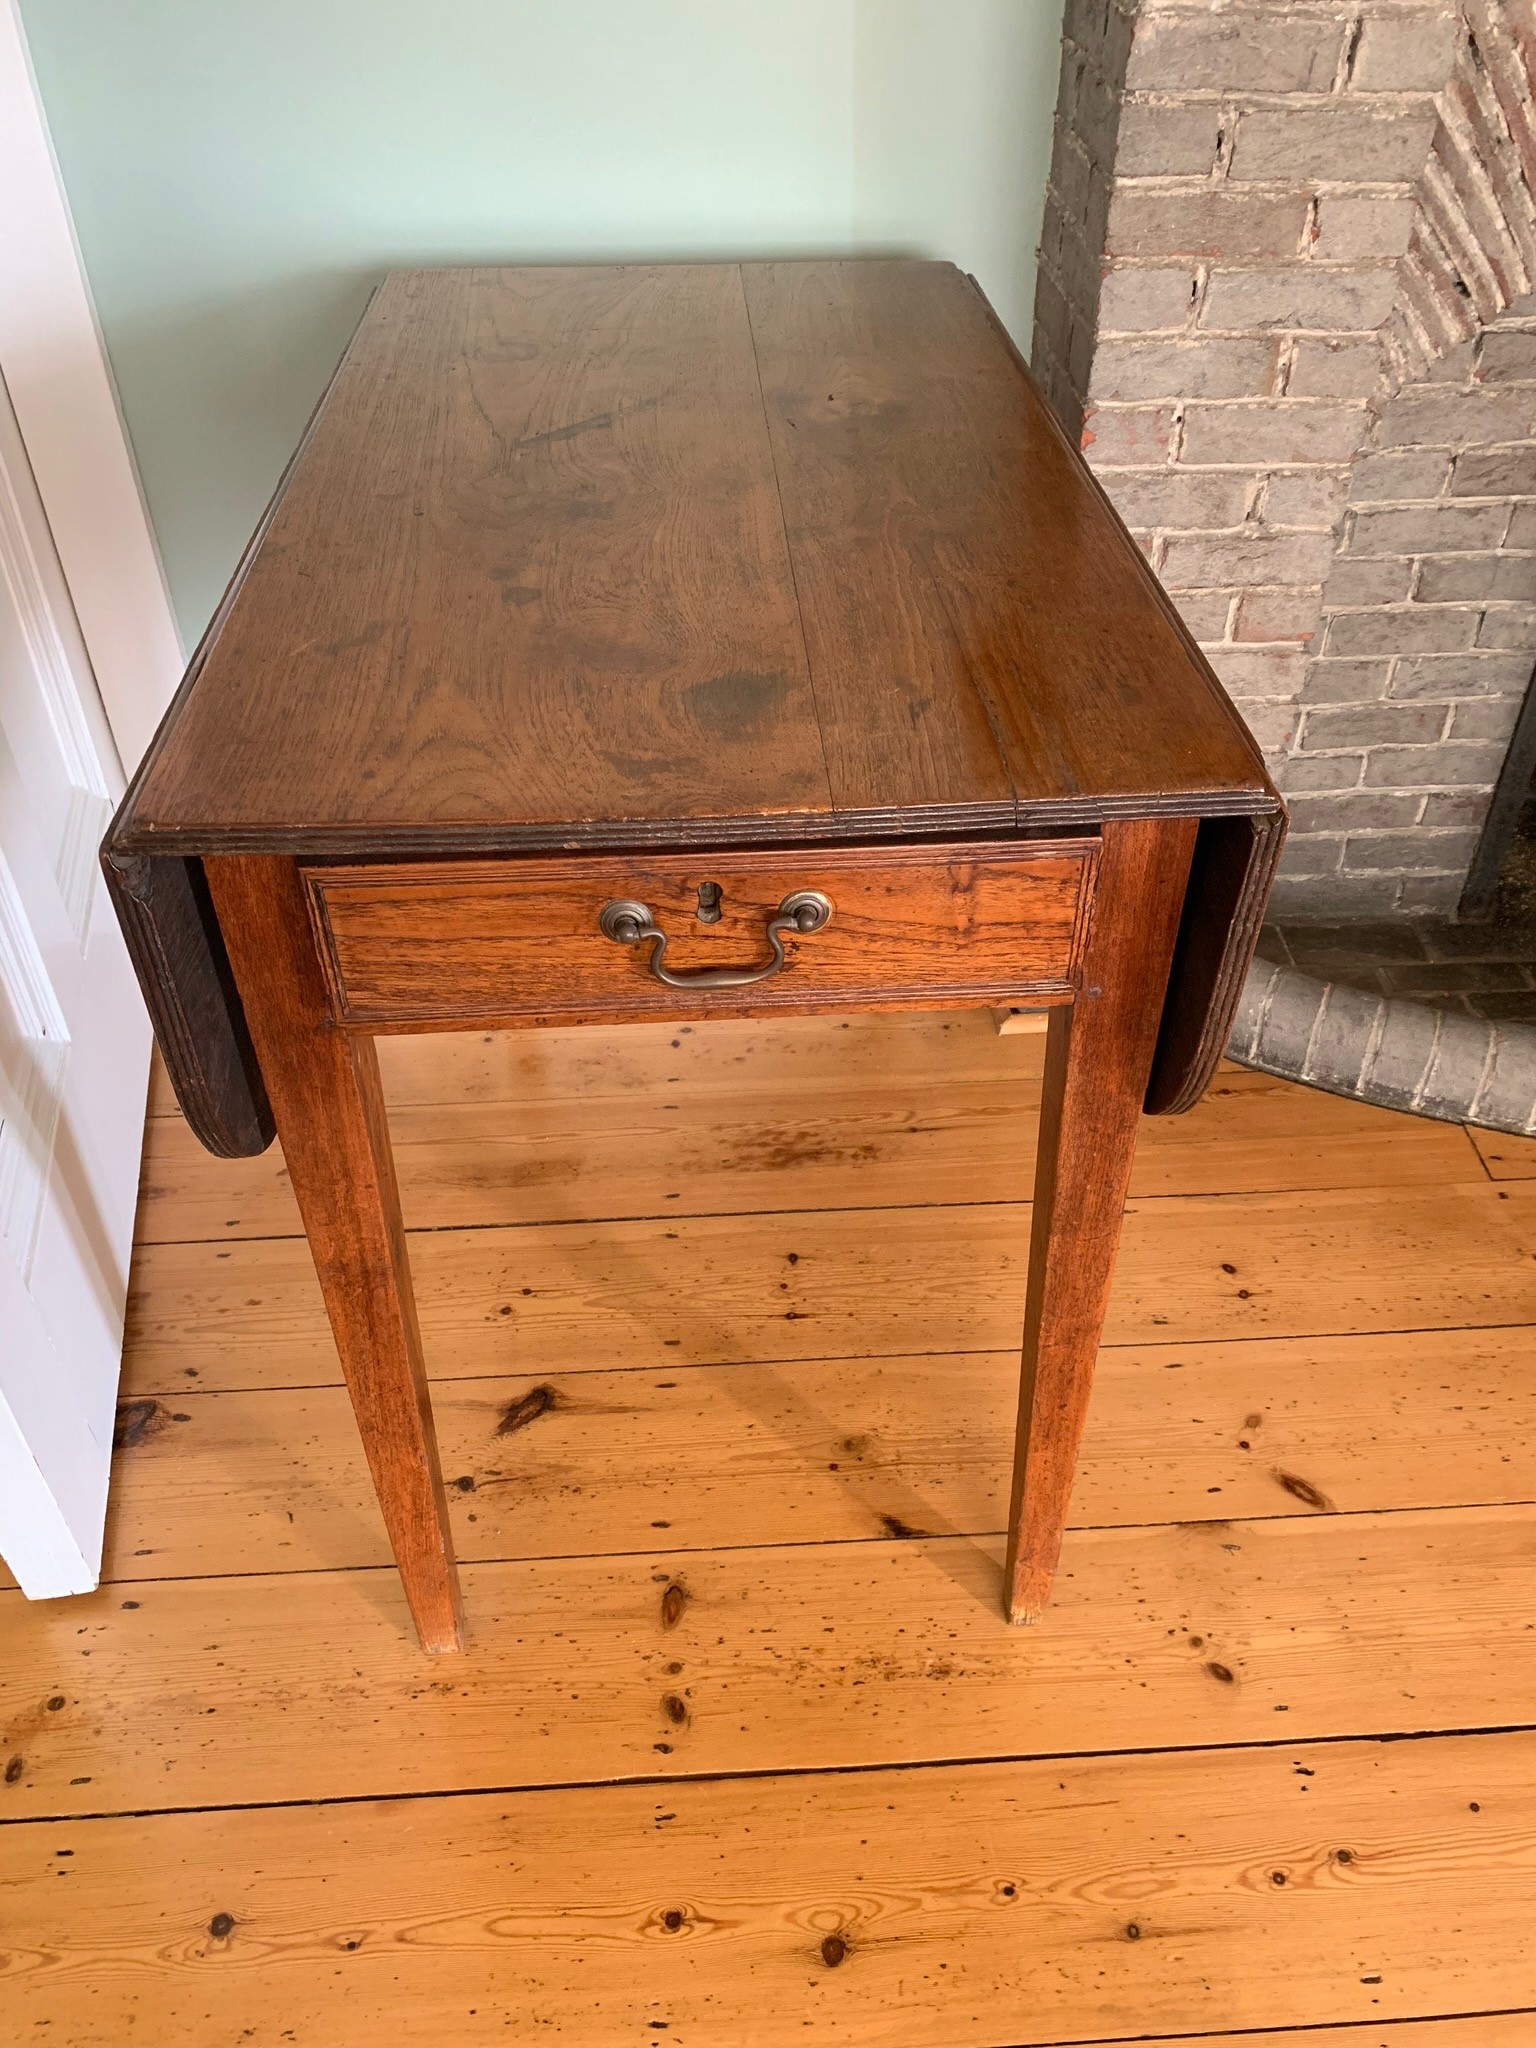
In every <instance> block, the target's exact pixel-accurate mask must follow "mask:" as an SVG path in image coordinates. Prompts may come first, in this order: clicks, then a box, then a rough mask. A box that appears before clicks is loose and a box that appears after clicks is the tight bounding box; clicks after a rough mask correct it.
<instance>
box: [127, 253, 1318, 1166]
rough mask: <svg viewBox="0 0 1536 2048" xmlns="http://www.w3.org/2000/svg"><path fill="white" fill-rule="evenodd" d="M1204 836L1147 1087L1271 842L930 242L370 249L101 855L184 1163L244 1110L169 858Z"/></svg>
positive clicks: (1065, 466) (242, 1059)
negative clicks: (830, 250)
mask: <svg viewBox="0 0 1536 2048" xmlns="http://www.w3.org/2000/svg"><path fill="white" fill-rule="evenodd" d="M1179 815H1184V816H1189V815H1194V816H1197V817H1198V818H1199V819H1200V820H1201V823H1200V827H1199V831H1198V835H1197V838H1196V844H1195V856H1194V862H1193V865H1192V868H1191V878H1190V884H1189V890H1188V895H1187V900H1186V905H1185V913H1184V919H1183V923H1182V926H1181V929H1180V936H1179V943H1178V949H1177V952H1176V954H1175V959H1174V968H1173V974H1172V977H1171V979H1170V982H1169V988H1168V995H1167V998H1166V1001H1165V1005H1164V1013H1163V1021H1162V1029H1161V1032H1160V1036H1159V1041H1158V1052H1157V1058H1156V1061H1155V1064H1154V1069H1153V1075H1152V1080H1151V1082H1150V1084H1149V1087H1148V1092H1147V1107H1148V1108H1149V1109H1153V1110H1176V1109H1182V1108H1186V1107H1188V1106H1189V1104H1190V1103H1192V1102H1194V1101H1195V1100H1197V1099H1198V1097H1199V1094H1200V1091H1201V1090H1202V1088H1203V1087H1204V1086H1205V1083H1206V1080H1207V1079H1208V1078H1209V1075H1210V1073H1211V1071H1212V1069H1213V1068H1214V1065H1215V1062H1216V1060H1217V1057H1218V1056H1219V1054H1220V1051H1221V1048H1222V1046H1223V1044H1224V1043H1225V1040H1226V1034H1227V1029H1228V1025H1229V1022H1230V1019H1231V1014H1232V1010H1233V1007H1234V1005H1235V1003H1236V1001H1237V996H1238V992H1239V989H1240V987H1241V984H1242V977H1243V972H1244V969H1245V968H1246V965H1247V962H1248V958H1249V956H1250V954H1251V952H1252V948H1253V942H1254V937H1255V935H1256V932H1257V928H1258V920H1259V917H1260V915H1261V913H1262V909H1263V903H1264V898H1265V893H1266V890H1267V887H1268V881H1269V877H1270V875H1271V874H1272V872H1273V869H1274V864H1275V860H1276V857H1277V855H1278V851H1279V845H1280V839H1281V835H1282V833H1283V829H1284V814H1283V811H1282V809H1281V806H1280V801H1279V798H1278V797H1277V796H1276V794H1275V792H1274V790H1273V788H1272V787H1271V785H1270V784H1269V782H1268V781H1267V780H1266V778H1265V775H1264V771H1263V767H1262V764H1261V762H1260V758H1259V755H1258V752H1257V750H1256V748H1255V747H1254V744H1253V742H1252V740H1251V738H1250V737H1249V735H1248V733H1247V731H1246V729H1245V728H1244V726H1243V725H1242V723H1241V721H1240V720H1239V719H1238V717H1237V715H1236V713H1235V712H1234V711H1233V709H1232V707H1231V705H1230V704H1229V703H1228V701H1227V699H1226V697H1225V696H1224V694H1223V693H1222V690H1221V688H1220V685H1219V684H1218V683H1217V681H1216V679H1215V677H1214V676H1213V675H1212V674H1211V671H1210V669H1209V668H1208V667H1207V665H1206V663H1205V661H1204V659H1203V658H1202V657H1201V655H1200V653H1199V651H1198V650H1197V649H1196V647H1195V646H1194V644H1193V642H1192V641H1191V640H1190V638H1189V635H1188V634H1187V633H1186V632H1185V630H1184V628H1183V626H1182V624H1181V623H1180V621H1179V619H1178V617H1177V614H1176V613H1175V612H1174V610H1173V608H1172V606H1171V605H1170V604H1169V602H1168V600H1167V598H1166V597H1165V596H1164V595H1163V593H1162V591H1161V590H1160V588H1159V587H1158V584H1157V582H1156V579H1155V578H1154V577H1153V576H1152V574H1151V571H1150V570H1149V568H1148V567H1147V564H1146V562H1145V561H1144V559H1143V558H1142V556H1141V554H1140V552H1139V551H1138V549H1137V548H1136V545H1135V543H1134V542H1133V541H1132V540H1131V538H1130V536H1129V535H1128V534H1127V533H1126V531H1125V529H1124V527H1123V526H1122V525H1121V524H1120V522H1119V520H1118V519H1117V518H1116V516H1115V514H1114V512H1113V511H1112V510H1111V508H1110V505H1109V502H1108V500H1107V499H1106V498H1105V496H1104V494H1103V492H1102V491H1101V490H1100V489H1099V486H1098V484H1097V483H1096V482H1095V481H1094V478H1093V476H1092V475H1091V473H1090V472H1089V470H1088V468H1087V466H1086V464H1085V463H1084V462H1083V460H1082V458H1081V456H1080V455H1079V454H1078V452H1077V450H1076V449H1074V448H1073V447H1072V446H1071V445H1070V443H1069V442H1068V441H1067V439H1066V437H1065V435H1064V434H1063V433H1062V431H1061V429H1060V427H1059V426H1058V425H1057V423H1056V421H1055V419H1054V417H1053V416H1052V414H1051V413H1050V411H1049V410H1048V409H1047V407H1046V406H1045V404H1044V402H1043V401H1042V399H1041V398H1040V396H1039V394H1038V392H1037V391H1036V390H1035V387H1034V385H1033V384H1032V383H1031V381H1030V379H1029V376H1028V374H1027V372H1026V371H1025V370H1024V367H1023V365H1022V364H1021V363H1020V361H1019V359H1018V356H1017V354H1016V353H1015V351H1014V349H1013V347H1012V345H1011V343H1010V342H1009V340H1008V338H1007V336H1006V335H1005V333H1004V332H1003V329H1002V328H1001V326H1000V325H999V324H998V321H997V319H996V317H995V316H994V314H993V313H992V311H991V308H990V307H989V306H988V305H987V302H986V300H985V299H984V298H983V297H982V295H981V293H980V291H979V290H978V289H977V287H976V285H975V284H974V283H973V282H972V281H971V280H970V279H968V278H966V277H963V276H962V275H961V274H960V273H959V272H958V271H957V270H955V269H954V268H953V267H952V266H951V265H949V264H942V263H915V262H893V261H883V260H882V261H860V262H813V263H745V264H734V263H722V264H667V265H656V264H642V265H621V266H593V267H587V268H559V269H549V268H545V269H522V270H493V269H483V270H418V271H401V272H397V273H395V274H394V275H392V276H390V277H389V278H387V279H386V281H385V283H384V284H383V286H382V287H381V288H380V290H379V291H378V292H377V294H376V295H375V297H374V299H373V300H372V302H371V304H370V306H369V308H368V311H367V313H366V314H365V316H364V318H363V321H362V324H361V325H360V326H359V328H358V330H357V333H356V334H355V335H354V337H353V340H352V344H351V346H350V347H349V349H348V350H347V353H346V355H345V356H344V357H343V359H342V362H341V365H340V367H339V368H338V370H337V372H336V376H335V378H334V379H333V381H332V383H331V387H330V389H329V391H328V392H327V394H326V396H325V398H324V400H323V401H322V403H321V405H320V407H319V409H318V410H317V412H316V414H315V417H314V419H313V420H312V421H311V423H310V427H309V431H308V433H307V434H306V436H305V438H304V441H303V443H302V444H301V446H300V448H299V451H298V454H297V455H296V456H295V458H294V461H293V462H292V464H291V465H290V467H289V470H288V472H287V474H286V476H285V477H284V479H283V481H282V483H281V485H280V486H279V488H278V492H277V496H276V497H275V498H274V500H273V502H272V505H271V507H270V508H269V509H268V513H267V516H266V518H265V519H264V520H263V522H262V525H261V527H260V528H259V529H258V531H257V533H256V536H255V538H254V539H253V541H252V543H251V546H250V548H249V549H248V550H247V553H246V556H245V559H244V560H243V562H242V563H241V565H240V569H239V571H238V572H237V575H236V577H235V581H234V583H233V584H232V586H231V588H230V592H229V594H228V596H227V597H226V599H225V601H224V603H223V605H222V606H221V608H220V610H219V613H218V615H217V616H216V617H215V619H214V621H213V624H212V625H211V626H210V628H209V630H208V633H207V635H206V636H205V638H204V641H203V644H202V645H201V647H200V648H199V649H198V651H197V654H196V655H195V656H194V658H193V661H192V665H191V667H190V669H189V670H188V673H187V677H186V680H185V682H184V683H183V684H182V687H181V690H180V692H179V693H178V695H177V698H176V700H175V702H174V703H173V704H172V706H171V708H170V710H169V712H168V713H167V714H166V718H165V720H164V722H163V724H162V726H161V729H160V732H159V734H158V735H157V737H156V740H155V742H154V745H153V746H152V747H151V749H150V751H149V754H148V755H147V756H146V758H145V760H144V762H143V764H142V765H141V767H140V768H139V771H138V773H137V774H136V775H135V777H134V779H133V781H132V783H131V784H130V786H129V790H128V794H127V796H126V797H125V798H124V800H123V803H122V806H121V807H120V809H119V811H118V814H117V816H116V818H115V819H114V820H113V823H112V826H111V829H110V830H109V832H108V834H107V839H106V843H105V845H104V847H103V857H104V863H105V867H106V873H107V880H108V885H109V887H110V889H111V892H112V897H113V902H114V904H115V906H116V908H117V911H118V915H119V918H120V920H121V923H122V926H123V930H124V933H125V935H126V937H127V941H128V947H129V951H130V954H131V955H132V958H133V961H134V966H135V969H136V971H137V973H138V976H139V981H140V984H141V986H142V988H143V990H144V994H145V999H146V1001H147V1002H148V1004H149V1008H150V1013H151V1015H152V1017H153V1018H154V1022H155V1030H156V1035H157V1036H158V1038H159V1041H160V1045H161V1048H162V1050H163V1051H164V1053H165V1056H166V1061H167V1065H168V1066H169V1068H170V1072H171V1077H172V1080H173V1081H174V1083H175V1086H176V1090H177V1094H178V1096H179V1098H180V1100H181V1103H182V1107H183V1108H184V1109H185V1111H186V1113H187V1116H188V1118H189V1120H190V1121H191V1123H192V1125H193V1128H194V1129H195V1130H196V1131H197V1133H198V1135H199V1136H200V1137H201V1138H202V1140H203V1142H204V1143H205V1144H207V1145H209V1146H210V1147H211V1148H212V1149H213V1150H215V1151H219V1152H226V1153H235V1154H239V1153H250V1152H257V1151H260V1150H261V1149H262V1147H263V1146H264V1145H265V1144H267V1143H268V1142H269V1141H270V1139H271V1136H272V1119H271V1113H270V1109H269V1107H268V1104H267V1101H266V1096H265V1091H264V1087H263V1083H262V1079H261V1075H260V1072H259V1069H258V1065H257V1062H256V1059H255V1055H254V1052H253V1049H252V1046H251V1042H250V1037H249V1034H248V1032H247V1031H246V1028H245V1023H244V1017H243V1013H242V1011H241V1009H240V1004H239V1000H238V997H237V995H236V994H235V992H234V990H233V986H232V982H231V977H230V973H229V968H228V962H227V959H226V956H225V950H224V943H223V936H222V934H221V933H220V931H219V929H218V922H217V918H216V916H215V914H214V911H213V906H212V903H211V900H210V897H209V893H208V890H207V887H206V883H205V879H204V875H203V870H202V861H203V859H204V858H205V857H206V856H210V855H218V854H221V853H267V854H274V855H282V856H292V857H303V858H306V859H308V860H311V861H316V860H318V861H322V862H323V861H325V860H329V859H333V860H354V859H359V858H361V859H375V860H399V859H402V858H404V859H413V858H452V857H454V856H458V855H484V854H506V855H516V854H519V853H527V852H533V851H536V850H541V849H549V848H556V847H561V848H571V849H576V850H582V849H588V848H590V849H593V850H596V849H599V848H606V849H611V850H616V851H622V850H624V849H632V850H641V849H645V848H654V847H675V848H680V849H681V848H687V847H694V846H698V847H705V846H715V847H725V846H732V845H762V846H775V845H791V844H794V843H796V842H799V843H817V844H839V843H842V842H845V841H858V840H865V841H867V840H871V839H874V840H897V841H899V840H903V839H921V838H931V837H935V836H942V837H944V838H950V839H953V838H963V837H965V836H967V835H969V836H971V837H978V836H987V837H996V836H998V835H1004V836H1007V835H1009V834H1014V833H1030V834H1035V833H1039V832H1042V831H1044V832H1051V831H1057V830H1060V831H1078V830H1082V829H1084V828H1087V829H1089V830H1092V829H1094V828H1096V827H1098V826H1100V825H1102V824H1103V823H1105V822H1106V821H1107V820H1110V819H1112V818H1115V817H1137V816H1140V817H1147V816H1179Z"/></svg>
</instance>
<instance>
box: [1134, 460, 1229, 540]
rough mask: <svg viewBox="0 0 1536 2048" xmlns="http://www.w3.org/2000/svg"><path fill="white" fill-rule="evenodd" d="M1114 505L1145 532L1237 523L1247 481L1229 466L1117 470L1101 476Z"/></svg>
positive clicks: (1208, 527) (1226, 525) (1214, 526)
mask: <svg viewBox="0 0 1536 2048" xmlns="http://www.w3.org/2000/svg"><path fill="white" fill-rule="evenodd" d="M1104 488H1105V489H1106V490H1107V491H1108V492H1109V495H1110V498H1111V499H1112V501H1113V503H1114V507H1115V510H1116V511H1117V512H1118V513H1119V514H1120V517H1121V518H1122V519H1123V520H1124V521H1125V523H1126V525H1127V526H1137V527H1140V528H1141V529H1142V530H1143V531H1144V532H1159V531H1163V530H1165V529H1175V528H1184V529H1195V530H1207V529H1210V528H1220V527H1229V526H1237V525H1238V524H1239V523H1240V522H1241V520H1242V517H1243V508H1244V504H1245V501H1246V499H1247V496H1248V480H1247V478H1246V477H1243V476H1239V475H1236V474H1234V473H1233V472H1231V471H1228V470H1181V469H1169V468H1163V469H1149V470H1115V471H1113V472H1111V473H1110V474H1108V475H1106V476H1105V478H1104Z"/></svg>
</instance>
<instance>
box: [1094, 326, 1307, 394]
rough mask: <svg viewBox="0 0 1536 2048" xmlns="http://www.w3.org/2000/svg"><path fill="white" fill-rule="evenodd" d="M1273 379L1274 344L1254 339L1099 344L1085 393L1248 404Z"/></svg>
mask: <svg viewBox="0 0 1536 2048" xmlns="http://www.w3.org/2000/svg"><path fill="white" fill-rule="evenodd" d="M1273 376H1274V344H1273V343H1272V342H1269V341H1264V340H1260V339H1252V340H1250V339H1246V338H1237V339H1229V338H1227V337H1225V336H1222V337H1217V338H1212V337H1209V336H1202V337H1200V338H1199V339H1198V340H1197V339H1190V340H1180V341H1101V342H1100V343H1099V346H1098V352H1097V353H1096V355H1095V356H1094V359H1093V377H1092V380H1091V382H1090V384H1089V392H1090V395H1091V396H1092V397H1094V398H1102V399H1141V398H1167V399H1183V398H1251V397H1258V396H1259V395H1261V394H1262V393H1263V392H1265V391H1266V390H1268V388H1269V386H1270V383H1271V381H1272V379H1273Z"/></svg>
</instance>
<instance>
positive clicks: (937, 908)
mask: <svg viewBox="0 0 1536 2048" xmlns="http://www.w3.org/2000/svg"><path fill="white" fill-rule="evenodd" d="M1098 846H1099V842H1098V840H1097V839H1096V838H1091V837H1082V838H1070V839H1052V840H1009V841H998V842H964V843H956V844H948V845H923V846H907V847H853V848H850V847H841V848H832V849H829V848H826V847H813V848H804V849H795V848H787V849H781V848H774V849H771V850H770V849H756V850H736V851H734V852H724V853H686V854H663V855H655V856H645V855H635V856H614V855H580V856H577V855H572V856H562V857H558V858H549V859H544V858H540V859H511V860H451V861H415V862H409V863H403V864H394V865H388V866H383V865H349V866H334V865H326V866H310V865H306V866H304V867H303V868H302V870H301V872H302V876H303V881H304V887H305V893H306V897H307V900H308V903H309V909H310V916H311V920H312V924H313V928H314V933H315V940H316V944H317V948H318V951H319V955H320V961H321V966H322V969H323V971H324V975H325V980H326V986H327V989H328V991H329V996H330V1002H331V1008H332V1014H333V1016H334V1018H335V1020H336V1022H337V1023H339V1024H341V1025H343V1026H345V1027H349V1028H354V1029H359V1030H366V1031H370V1032H374V1031H422V1030H433V1029H453V1028H455V1027H463V1026H467V1025H483V1026H509V1025H518V1024H541V1023H575V1022H593V1023H604V1022H607V1023H619V1022H626V1021H636V1020H641V1019H645V1018H684V1019H693V1018H703V1017H715V1016H737V1017H740V1016H769V1015H774V1014H778V1013H783V1012H794V1013H804V1012H814V1011H824V1010H840V1009H843V1010H847V1009H857V1010H862V1009H894V1008H907V1007H912V1008H928V1009H932V1008H951V1007H959V1006H965V1005H974V1004H986V1003H997V1002H1020V1001H1035V1002H1040V1003H1042V1004H1049V1003H1051V1002H1062V1001H1067V1000H1070V998H1071V994H1072V991H1073V989H1074V988H1075V987H1076V985H1077V979H1078V974H1079V963H1080V960H1081V957H1082V952H1083V947H1084V943H1085V940H1086V936H1087V930H1088V924H1089V919H1090V916H1091V913H1092V905H1093V891H1094V880H1095V876H1096V873H1097V867H1098ZM823 905H825V906H830V908H829V909H828V908H824V907H823ZM605 911H606V912H607V916H608V924H607V929H605V928H604V924H603V919H604V913H605ZM797 918H798V919H799V920H800V922H798V923H797V921H796V920H797ZM780 956H782V957H780ZM658 970H659V972H658ZM663 976H664V977H665V978H662V977H663Z"/></svg>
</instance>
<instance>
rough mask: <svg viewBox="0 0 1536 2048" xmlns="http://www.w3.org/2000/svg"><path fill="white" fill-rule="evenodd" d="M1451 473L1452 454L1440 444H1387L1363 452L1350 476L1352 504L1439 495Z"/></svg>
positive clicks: (1371, 503) (1381, 502)
mask: <svg viewBox="0 0 1536 2048" xmlns="http://www.w3.org/2000/svg"><path fill="white" fill-rule="evenodd" d="M1450 473H1451V458H1450V456H1449V455H1448V454H1447V453H1446V452H1445V451H1444V450H1443V449H1439V448H1387V449H1383V451H1382V452H1381V453H1380V454H1379V455H1362V456H1361V457H1360V459H1359V460H1358V461H1357V462H1356V464H1355V466H1354V468H1353V470H1352V471H1351V472H1350V478H1349V502H1350V503H1351V504H1352V505H1384V504H1392V503H1394V502H1398V503H1400V502H1401V501H1403V500H1404V499H1422V498H1438V497H1439V495H1440V493H1441V491H1442V490H1444V488H1445V483H1446V479H1447V477H1449V475H1450Z"/></svg>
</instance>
